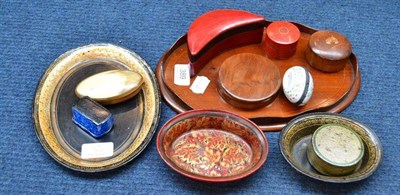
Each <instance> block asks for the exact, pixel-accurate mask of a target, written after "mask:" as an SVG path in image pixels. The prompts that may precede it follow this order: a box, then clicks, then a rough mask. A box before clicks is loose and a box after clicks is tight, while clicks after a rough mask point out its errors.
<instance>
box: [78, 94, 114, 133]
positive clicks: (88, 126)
mask: <svg viewBox="0 0 400 195" xmlns="http://www.w3.org/2000/svg"><path fill="white" fill-rule="evenodd" d="M72 121H73V122H74V123H75V124H76V125H78V126H79V127H80V128H81V129H83V130H84V131H86V132H87V133H89V134H90V135H91V136H93V137H95V138H100V137H102V136H104V135H105V134H107V133H108V132H109V131H110V130H111V129H112V126H113V124H114V118H113V116H112V114H111V112H110V111H109V110H107V109H106V108H104V107H103V106H102V105H100V104H99V103H97V102H96V101H94V100H92V99H90V98H89V97H84V98H82V99H80V100H79V101H78V103H77V104H76V105H74V106H73V107H72Z"/></svg>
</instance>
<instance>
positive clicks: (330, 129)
mask: <svg viewBox="0 0 400 195" xmlns="http://www.w3.org/2000/svg"><path fill="white" fill-rule="evenodd" d="M312 144H313V146H314V150H315V153H316V154H317V155H318V156H319V157H320V158H321V159H322V160H324V161H325V162H327V163H330V164H332V165H335V166H341V167H346V166H352V165H355V164H357V163H358V162H359V161H360V160H361V158H362V157H363V154H364V145H363V143H362V141H361V139H360V137H359V136H358V135H357V133H355V132H354V131H353V130H351V129H349V128H347V127H344V126H342V125H336V124H326V125H323V126H321V127H319V128H318V129H317V130H316V131H315V132H314V134H313V137H312Z"/></svg>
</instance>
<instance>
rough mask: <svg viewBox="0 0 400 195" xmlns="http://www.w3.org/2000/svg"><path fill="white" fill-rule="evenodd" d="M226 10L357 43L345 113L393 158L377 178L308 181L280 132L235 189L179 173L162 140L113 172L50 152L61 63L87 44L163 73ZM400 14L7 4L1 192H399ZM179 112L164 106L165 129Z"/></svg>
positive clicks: (2, 24)
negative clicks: (51, 111)
mask: <svg viewBox="0 0 400 195" xmlns="http://www.w3.org/2000/svg"><path fill="white" fill-rule="evenodd" d="M220 8H235V9H242V10H247V11H250V12H254V13H257V14H260V15H263V16H265V17H266V18H267V19H269V20H292V21H296V22H299V23H302V24H305V25H307V26H310V27H313V28H317V29H330V30H334V31H338V32H340V33H342V34H344V35H346V36H347V37H348V38H349V40H350V41H351V42H352V44H353V51H354V53H355V54H356V55H357V57H358V60H359V67H360V69H361V73H362V82H361V90H360V92H359V94H358V97H357V99H356V100H355V101H354V102H353V103H352V104H351V106H350V107H348V108H347V109H346V110H345V111H344V112H342V114H343V115H346V116H349V117H352V118H354V119H356V120H359V121H362V122H363V123H365V124H366V125H368V126H370V127H371V128H372V129H374V130H375V132H376V134H377V135H378V136H379V137H380V139H381V141H382V143H383V149H384V155H383V161H382V164H381V166H380V168H379V169H378V170H377V171H376V172H375V174H373V175H372V176H371V177H369V178H368V179H366V180H364V181H361V182H356V183H351V184H340V185H339V184H329V183H323V182H319V181H316V180H313V179H310V178H308V177H305V176H303V175H301V174H300V173H297V172H296V171H295V170H294V169H292V168H291V167H290V166H289V164H288V163H286V161H285V160H284V158H283V157H282V155H281V154H280V151H279V147H278V136H279V133H266V136H267V138H268V140H269V145H270V153H269V155H268V160H267V162H266V164H265V165H264V166H263V167H262V168H261V169H260V170H259V171H258V172H256V173H255V174H254V175H252V176H250V177H248V178H246V179H243V180H241V181H237V182H233V183H226V184H207V183H202V182H198V181H193V180H191V179H187V178H185V177H183V176H181V175H179V174H177V173H175V172H174V171H172V170H171V169H170V168H169V167H167V165H166V164H165V163H164V162H163V161H162V160H161V158H160V157H159V155H158V153H157V151H156V145H155V136H154V137H153V139H152V141H151V143H150V144H149V145H148V147H147V148H146V149H145V151H144V152H143V153H142V154H141V155H139V156H138V158H136V159H134V160H133V161H131V162H130V163H129V164H127V165H126V166H123V167H121V168H119V169H117V170H113V171H109V172H105V173H97V174H85V173H79V172H75V171H71V170H69V169H67V168H64V167H63V166H61V165H59V164H58V163H57V162H56V161H55V160H53V159H52V158H51V157H50V156H49V155H48V154H47V153H46V151H45V150H44V149H43V148H42V146H41V145H40V143H39V141H38V139H37V137H36V135H35V132H34V127H33V122H32V117H31V110H32V100H33V96H34V93H35V87H36V85H37V83H38V81H39V79H40V76H41V75H42V74H43V73H44V71H45V70H46V68H47V67H48V65H49V64H50V63H51V62H52V61H53V60H54V59H56V58H57V57H58V56H59V55H61V54H62V53H64V52H65V51H67V50H70V49H72V48H76V47H78V46H82V45H86V44H90V43H99V42H107V43H113V44H117V45H121V46H123V47H126V48H129V49H131V50H133V51H135V52H136V53H138V54H139V55H140V56H142V57H143V58H144V59H145V60H146V61H147V62H148V64H150V66H151V68H152V69H153V71H154V70H155V67H156V64H157V62H158V60H159V58H160V57H161V55H162V54H163V53H164V52H165V51H166V50H167V49H168V48H169V47H170V46H171V45H172V44H173V43H174V41H175V40H176V39H177V38H178V37H180V36H181V35H182V34H184V33H185V32H186V31H187V29H188V27H189V25H190V24H191V22H192V21H193V20H194V19H196V18H197V17H198V16H199V15H201V14H202V13H204V12H207V11H211V10H214V9H220ZM399 12H400V1H398V0H387V1H379V0H375V1H372V0H371V1H361V0H353V1H339V0H335V1H322V0H317V1H301V0H290V1H253V0H252V1H241V0H237V1H227V2H225V1H209V2H208V1H181V0H179V1H178V0H176V1H146V0H142V1H136V0H132V1H111V2H110V1H78V2H75V1H17V2H11V1H9V2H6V1H1V2H0V33H1V34H0V94H1V100H0V113H2V115H1V119H0V131H1V136H0V155H1V157H0V169H1V172H0V194H14V193H31V192H36V193H37V192H39V193H40V194H42V193H51V194H53V193H54V194H60V193H61V194H76V193H79V194H86V193H90V194H94V193H96V194H97V193H101V194H116V193H124V194H125V193H129V194H131V193H132V194H159V193H176V194H198V193H215V194H219V193H243V194H256V193H261V194H270V193H271V194H272V193H274V194H275V193H276V194H281V193H293V194H297V193H334V194H337V193H357V194H399V193H400V187H399V185H400V180H399V176H400V175H399V171H400V170H399V160H400V155H399V139H400V133H399V132H400V125H399V116H400V115H399V112H400V109H399V107H400V106H399V105H400V98H399V96H400V93H399V90H400V84H399V83H400V82H399V80H398V79H399V76H398V75H399V73H400V71H399V61H400V58H399V51H400V50H399V41H400V39H399V34H400V31H399V29H400V14H399ZM175 114H176V113H175V112H174V111H172V110H171V109H170V108H169V107H168V106H167V105H166V104H164V103H163V105H162V113H161V120H160V125H159V126H161V125H162V124H164V123H165V122H166V121H167V120H168V119H170V118H171V117H173V116H174V115H175ZM158 130H159V129H157V132H158Z"/></svg>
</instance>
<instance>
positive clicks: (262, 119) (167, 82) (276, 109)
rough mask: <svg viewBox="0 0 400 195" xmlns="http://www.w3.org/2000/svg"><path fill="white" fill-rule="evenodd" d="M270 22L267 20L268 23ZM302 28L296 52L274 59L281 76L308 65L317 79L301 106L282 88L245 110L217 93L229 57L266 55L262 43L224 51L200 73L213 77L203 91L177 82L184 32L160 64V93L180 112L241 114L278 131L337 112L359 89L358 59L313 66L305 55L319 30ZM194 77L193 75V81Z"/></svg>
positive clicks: (184, 60)
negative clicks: (299, 119)
mask: <svg viewBox="0 0 400 195" xmlns="http://www.w3.org/2000/svg"><path fill="white" fill-rule="evenodd" d="M270 23H271V21H267V25H268V24H270ZM294 24H295V25H296V26H297V27H298V28H299V30H300V31H301V37H300V40H299V42H298V46H297V51H296V53H295V55H294V56H292V57H291V58H289V59H287V60H274V59H272V61H273V62H274V63H275V64H276V65H277V66H278V68H279V70H280V73H281V75H282V76H283V75H284V73H285V71H286V70H287V69H289V68H290V67H292V66H303V67H306V68H307V69H308V70H309V71H310V73H311V75H312V76H313V79H314V93H313V96H312V97H311V99H310V101H309V102H308V103H307V104H306V105H305V106H302V107H297V106H295V105H293V104H291V103H290V102H289V101H288V100H287V99H286V98H285V96H284V94H283V92H282V90H280V91H279V92H278V96H277V98H276V99H275V100H274V101H273V102H272V103H271V104H270V105H268V106H266V107H263V108H260V109H257V110H243V109H238V108H235V107H233V106H232V105H230V104H228V103H226V102H225V101H224V100H223V99H222V98H221V97H220V95H219V94H218V91H217V82H218V71H219V67H220V66H221V64H222V63H223V62H224V60H226V59H227V58H229V57H231V56H232V55H235V54H238V53H253V54H258V55H263V56H265V57H266V58H267V56H266V54H265V51H264V50H263V47H262V44H263V43H261V44H253V45H248V46H243V47H239V48H235V49H232V50H228V51H225V52H223V53H221V54H220V55H218V56H217V57H215V58H214V59H213V60H211V61H210V62H209V63H208V64H207V65H206V66H205V67H204V68H203V69H202V70H201V71H200V72H199V73H198V74H197V76H206V77H207V78H208V79H210V80H211V82H210V84H209V86H208V87H207V89H206V91H205V93H204V94H195V93H193V92H192V91H191V90H190V89H189V86H177V85H175V84H174V80H173V79H174V65H175V64H188V63H189V58H188V53H187V51H188V48H187V42H186V40H187V36H186V35H184V36H182V37H181V38H179V39H178V40H177V42H176V43H175V44H174V45H173V46H172V47H171V48H170V49H169V50H168V51H167V52H166V53H165V54H164V55H163V56H162V57H161V59H160V61H159V62H158V64H157V69H156V77H157V80H158V83H159V85H160V89H161V93H162V96H163V97H164V99H165V100H166V102H167V103H168V104H169V105H170V106H171V107H172V108H173V109H174V110H175V111H177V112H184V111H188V110H192V109H220V110H227V111H231V112H235V113H238V114H240V115H242V116H245V117H247V118H249V119H251V120H252V121H253V122H255V123H256V124H257V125H258V126H259V127H260V128H261V129H262V130H264V131H279V130H281V129H282V128H283V127H284V126H285V125H286V123H287V122H288V121H289V120H291V119H292V118H293V117H295V116H298V115H300V114H303V113H307V112H312V111H326V112H332V113H338V112H341V111H342V110H344V109H345V108H346V107H348V106H349V105H350V103H351V102H352V101H353V100H354V99H355V98H356V96H357V93H358V91H359V89H360V72H359V69H358V63H357V58H356V56H355V55H354V54H351V56H350V58H349V61H348V62H347V63H346V66H345V68H344V69H343V70H342V71H339V72H336V73H325V72H321V71H319V70H316V69H314V68H312V67H311V66H310V65H309V64H308V63H307V61H306V59H305V57H304V55H305V51H306V48H307V47H308V40H309V38H310V35H311V34H312V33H314V32H316V31H317V30H315V29H312V28H309V27H307V26H304V25H302V24H298V23H294ZM194 79H195V77H193V78H191V83H193V81H194Z"/></svg>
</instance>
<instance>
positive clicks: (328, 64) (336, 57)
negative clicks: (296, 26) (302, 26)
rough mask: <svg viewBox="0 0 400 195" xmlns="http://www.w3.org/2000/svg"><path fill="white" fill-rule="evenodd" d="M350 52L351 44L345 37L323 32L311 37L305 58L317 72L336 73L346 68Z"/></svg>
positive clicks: (332, 32) (335, 33) (326, 31)
mask: <svg viewBox="0 0 400 195" xmlns="http://www.w3.org/2000/svg"><path fill="white" fill-rule="evenodd" d="M351 52H352V49H351V43H350V41H349V40H348V39H347V38H346V37H345V36H343V35H342V34H340V33H337V32H334V31H328V30H323V31H317V32H315V33H314V34H312V35H311V37H310V40H309V45H308V48H307V49H306V53H305V57H306V59H307V61H308V63H309V64H310V65H311V66H312V67H314V68H316V69H318V70H321V71H324V72H338V71H340V70H342V69H343V68H344V67H345V66H346V63H347V61H348V59H349V57H350V55H351Z"/></svg>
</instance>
